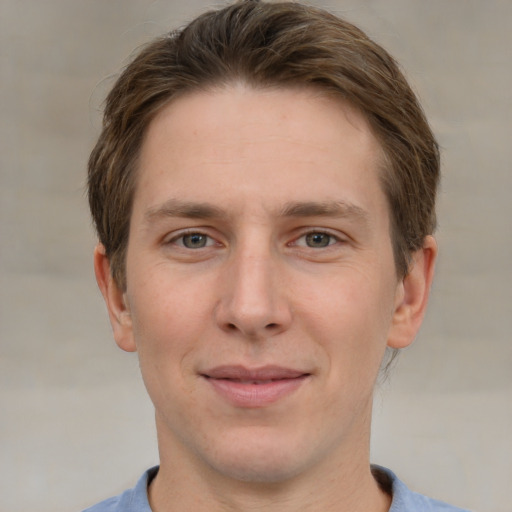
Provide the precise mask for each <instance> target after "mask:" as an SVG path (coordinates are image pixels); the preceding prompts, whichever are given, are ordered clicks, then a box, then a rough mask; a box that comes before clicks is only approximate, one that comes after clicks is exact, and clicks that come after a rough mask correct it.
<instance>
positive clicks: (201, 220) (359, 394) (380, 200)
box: [95, 85, 437, 512]
mask: <svg viewBox="0 0 512 512" xmlns="http://www.w3.org/2000/svg"><path fill="white" fill-rule="evenodd" d="M380 162H381V148H380V146H379V144H378V142H377V140H376V139H375V137H374V136H373V134H372V132H371V130H370V128H369V126H368V124H367V122H366V120H365V119H364V118H363V117H362V115H361V114H360V113H359V112H357V111H356V110H354V109H353V108H351V107H350V106H349V105H347V104H344V103H343V102H341V101H340V100H335V99H333V98H327V97H325V96H322V95H320V94H319V93H318V92H316V91H314V90H308V89H272V90H254V89H252V88H250V87H248V86H244V85H233V86H231V87H228V88H223V89H218V90H214V91H209V92H201V93H193V94H190V95H188V96H184V97H181V98H180V99H178V100H176V101H174V102H173V103H171V104H170V105H168V106H166V107H165V108H163V110H162V111H161V112H159V114H158V115H157V116H156V118H155V119H154V120H153V121H152V123H151V125H150V127H149V129H148V132H147V134H146V138H145V141H144V144H143V147H142V151H141V155H140V167H139V170H138V172H139V175H138V182H137V186H136V193H135V197H134V204H133V212H132V217H131V225H130V234H129V243H128V250H127V262H126V273H127V287H126V290H121V289H119V288H118V287H117V286H116V283H115V282H114V281H113V280H112V278H111V275H110V266H109V262H108V259H107V258H106V256H105V253H104V250H103V248H102V246H101V245H100V246H98V247H97V249H96V252H95V270H96V276H97V280H98V283H99V286H100V288H101V290H102V292H103V295H104V297H105V300H106V303H107V306H108V310H109V314H110V319H111V323H112V327H113V332H114V337H115V339H116V342H117V344H118V345H119V346H120V347H121V348H122V349H124V350H127V351H135V350H136V351H138V353H139V358H140V366H141V371H142V375H143V378H144V381H145V384H146V387H147V389H148V393H149V395H150V397H151V399H152V401H153V403H154V406H155V411H156V422H157V431H158V442H159V450H160V457H161V468H160V471H159V473H158V475H157V477H156V479H155V480H154V482H153V483H152V485H151V486H150V490H149V499H150V503H151V506H152V508H153V509H154V510H155V511H157V512H166V511H170V510H173V511H174V510H179V511H181V510H196V511H202V510H208V511H210V512H211V511H217V510H218V511H226V510H239V511H245V510H247V511H249V510H255V509H261V508H263V509H264V510H266V511H272V510H279V511H280V512H283V511H288V510H290V511H292V510H293V511H308V510H315V511H318V510H325V511H329V510H337V511H344V510H347V511H348V510H351V511H358V510H361V511H363V510H364V511H384V510H388V508H389V505H390V497H389V496H388V495H386V494H385V493H384V492H382V491H381V490H380V489H379V487H378V485H377V484H376V482H375V480H374V479H373V477H372V476H371V473H370V468H369V434H370V422H371V408H372V395H373V388H374V384H375V379H376V376H377V374H378V371H379V366H380V363H381V360H382V357H383V354H384V351H385V349H386V347H387V346H389V347H394V348H402V347H405V346H407V345H408V344H410V343H411V342H412V341H413V339H414V337H415V335H416V332H417V330H418V328H419V326H420V324H421V320H422V318H423V314H424V311H425V307H426V303H427V298H428V292H429V288H430V283H431V279H432V275H433V267H434V260H435V256H436V251H437V249H436V244H435V241H434V239H433V238H432V237H427V238H426V239H425V243H424V247H423V249H422V250H420V251H418V252H417V253H415V254H414V255H413V258H412V261H413V262H412V265H411V270H410V272H409V274H408V275H407V276H406V277H405V278H403V279H399V278H398V277H397V274H396V271H395V264H394V260H393V251H392V245H391V239H390V219H389V212H388V206H387V202H386V198H385V196H384V193H383V191H382V188H381V185H380V182H379V173H380V172H382V170H381V169H380ZM223 365H237V367H238V366H241V367H244V368H251V369H254V368H256V369H257V368H262V367H266V366H267V365H274V366H276V365H277V366H279V367H286V368H291V369H294V370H297V371H299V372H302V373H303V374H304V375H305V376H304V377H303V378H302V377H301V380H300V384H298V386H297V387H296V388H294V389H293V390H292V391H291V392H289V393H285V394H284V396H282V397H278V399H276V400H274V401H271V402H270V403H266V402H264V403H263V405H261V404H260V405H258V404H254V403H252V405H251V404H249V405H250V406H247V404H246V405H244V404H242V405H240V404H234V403H233V401H232V400H230V399H227V398H226V397H225V396H224V395H222V393H219V392H218V390H217V389H216V388H215V386H213V385H212V382H213V380H212V379H210V378H209V377H208V378H207V377H205V374H208V372H210V371H211V369H212V368H216V367H219V366H223ZM260 389H261V388H260ZM171 504H172V506H171Z"/></svg>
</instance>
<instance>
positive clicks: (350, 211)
mask: <svg viewBox="0 0 512 512" xmlns="http://www.w3.org/2000/svg"><path fill="white" fill-rule="evenodd" d="M281 215H282V216H283V217H348V218H354V219H356V220H360V221H364V222H365V223H366V222H367V221H368V213H367V212H366V211H365V210H364V209H363V208H361V207H360V206H357V205H355V204H353V203H348V202H346V201H321V202H316V201H306V202H301V201H298V202H292V203H287V204H286V205H285V206H284V208H283V209H282V211H281Z"/></svg>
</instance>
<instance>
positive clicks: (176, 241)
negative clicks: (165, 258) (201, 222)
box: [165, 230, 217, 251]
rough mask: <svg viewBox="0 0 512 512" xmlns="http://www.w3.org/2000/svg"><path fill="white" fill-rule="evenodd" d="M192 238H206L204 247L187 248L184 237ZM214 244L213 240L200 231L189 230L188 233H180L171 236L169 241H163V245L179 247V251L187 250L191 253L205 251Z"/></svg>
mask: <svg viewBox="0 0 512 512" xmlns="http://www.w3.org/2000/svg"><path fill="white" fill-rule="evenodd" d="M192 236H198V237H203V238H206V243H205V245H203V246H199V247H187V246H186V245H185V243H184V239H185V238H186V237H192ZM216 243H217V242H216V241H215V239H214V238H212V237H211V236H209V235H207V234H206V233H204V232H203V231H200V230H190V231H187V232H184V233H183V232H182V233H180V234H178V235H176V236H173V237H172V238H171V239H169V240H166V241H165V245H176V246H178V247H180V248H181V249H188V250H191V251H194V250H198V249H205V248H207V247H211V246H213V245H215V244H216Z"/></svg>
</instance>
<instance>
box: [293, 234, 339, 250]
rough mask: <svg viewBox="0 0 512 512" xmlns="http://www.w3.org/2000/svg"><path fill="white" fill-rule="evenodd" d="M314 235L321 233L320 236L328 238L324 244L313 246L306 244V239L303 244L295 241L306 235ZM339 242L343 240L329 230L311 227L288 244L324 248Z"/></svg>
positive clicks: (308, 247)
mask: <svg viewBox="0 0 512 512" xmlns="http://www.w3.org/2000/svg"><path fill="white" fill-rule="evenodd" d="M316 235H322V236H325V237H328V238H329V240H328V243H327V244H326V245H319V246H317V247H313V246H311V245H307V241H306V243H305V244H298V243H297V242H298V241H299V240H301V239H304V240H307V238H308V237H313V236H316ZM340 242H343V240H342V239H341V238H340V237H339V236H336V235H335V234H333V233H331V232H329V231H325V230H322V229H312V230H310V231H307V232H305V233H302V234H301V235H300V236H299V237H297V238H296V239H295V240H294V241H293V242H291V243H290V244H289V245H295V246H299V247H304V248H307V249H325V248H327V247H330V246H332V245H336V244H337V243H340Z"/></svg>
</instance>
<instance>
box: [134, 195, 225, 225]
mask: <svg viewBox="0 0 512 512" xmlns="http://www.w3.org/2000/svg"><path fill="white" fill-rule="evenodd" d="M144 217H145V218H146V220H147V221H154V220H156V219H157V218H165V217H186V218H189V219H217V218H225V217H227V214H226V212H225V211H224V210H223V209H222V208H219V207H218V206H214V205H212V204H209V203H196V202H193V201H181V200H179V199H169V200H168V201H165V203H163V204H161V205H159V206H156V207H154V208H149V209H148V210H147V211H146V213H145V215H144Z"/></svg>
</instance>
